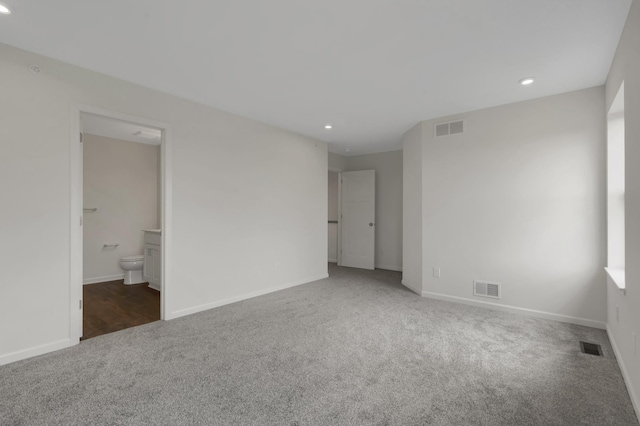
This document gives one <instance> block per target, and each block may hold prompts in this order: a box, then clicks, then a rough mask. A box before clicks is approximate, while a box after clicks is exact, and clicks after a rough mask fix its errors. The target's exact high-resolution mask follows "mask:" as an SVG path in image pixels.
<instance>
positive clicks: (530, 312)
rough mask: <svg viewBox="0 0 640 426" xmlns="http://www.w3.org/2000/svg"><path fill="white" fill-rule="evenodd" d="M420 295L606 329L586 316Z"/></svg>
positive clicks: (460, 298)
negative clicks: (580, 316)
mask: <svg viewBox="0 0 640 426" xmlns="http://www.w3.org/2000/svg"><path fill="white" fill-rule="evenodd" d="M422 296H423V297H429V298H431V299H438V300H445V301H447V302H455V303H462V304H465V305H472V306H477V307H480V308H488V309H493V310H496V311H504V312H511V313H515V314H522V315H527V316H530V317H536V318H544V319H549V320H553V321H559V322H566V323H569V324H576V325H584V326H586V327H593V328H599V329H601V330H604V329H606V323H604V322H601V321H594V320H590V319H587V318H579V317H572V316H569V315H561V314H554V313H552V312H545V311H537V310H535V309H527V308H519V307H517V306H509V305H500V304H498V303H491V302H483V301H481V300H473V299H467V298H466V297H457V296H449V295H447V294H441V293H432V292H430V291H423V292H422Z"/></svg>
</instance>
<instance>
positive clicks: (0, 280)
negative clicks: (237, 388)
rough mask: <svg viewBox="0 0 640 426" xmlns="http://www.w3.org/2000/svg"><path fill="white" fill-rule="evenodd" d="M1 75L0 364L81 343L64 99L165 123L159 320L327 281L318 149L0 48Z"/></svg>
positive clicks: (322, 154) (323, 181)
mask: <svg viewBox="0 0 640 426" xmlns="http://www.w3.org/2000/svg"><path fill="white" fill-rule="evenodd" d="M29 64H37V65H38V66H40V68H41V69H42V72H41V73H40V74H38V75H35V74H33V73H31V72H29V69H28V65H29ZM0 73H1V74H2V79H0V93H2V96H1V97H0V140H1V141H2V144H0V174H1V175H0V197H1V199H2V203H3V208H2V209H0V224H2V225H1V226H2V229H1V230H0V233H1V234H2V239H0V256H1V257H2V259H3V267H2V268H0V286H2V287H1V294H2V297H0V364H2V363H6V362H10V361H13V360H16V359H21V358H24V357H27V356H31V355H34V354H37V353H43V352H47V351H49V350H53V349H56V348H61V347H64V346H68V345H71V344H75V343H77V342H73V341H71V338H70V336H71V335H72V333H71V331H70V328H71V327H72V326H74V325H73V324H70V317H71V315H70V312H71V308H72V306H71V305H70V303H71V301H70V298H69V294H70V293H69V292H70V226H76V224H77V220H75V216H74V220H71V212H70V187H71V181H70V152H71V149H72V147H74V148H75V143H73V142H71V141H72V139H75V138H76V135H75V134H72V128H71V123H72V117H71V111H72V108H71V106H72V105H73V104H74V103H81V104H86V105H92V106H95V107H100V108H104V109H108V110H112V111H118V112H122V113H125V114H131V115H135V116H138V117H147V118H149V119H152V120H156V121H160V122H165V123H170V125H171V137H172V142H173V143H172V144H173V151H172V153H171V154H172V158H173V167H172V169H171V172H172V174H173V206H172V208H173V221H172V223H170V224H167V226H168V227H171V229H172V235H173V246H172V249H173V250H172V253H173V255H172V266H173V268H172V271H173V272H172V275H170V276H166V277H165V280H166V284H167V286H168V289H169V290H170V291H168V292H167V293H168V294H170V297H169V300H167V305H166V308H167V309H166V312H165V314H166V316H167V317H168V318H173V317H176V316H180V315H185V314H188V313H191V312H196V311H198V310H202V309H207V308H210V307H212V306H216V305H219V304H223V303H226V302H228V301H229V300H235V299H238V298H242V297H246V296H248V295H255V294H259V293H262V292H267V291H271V290H273V289H275V288H281V287H285V286H290V285H295V284H299V283H303V282H307V281H312V280H315V279H318V278H322V277H324V276H326V273H327V263H326V255H327V234H326V229H327V228H326V222H327V214H326V212H327V167H328V164H327V147H326V144H325V143H323V142H320V141H317V140H313V139H311V138H307V137H303V136H300V135H298V134H294V133H291V132H288V131H284V130H281V129H277V128H273V127H270V126H267V125H264V124H261V123H258V122H255V121H252V120H249V119H246V118H242V117H239V116H236V115H232V114H229V113H225V112H223V111H220V110H217V109H214V108H209V107H205V106H203V105H199V104H196V103H193V102H189V101H186V100H183V99H179V98H177V97H174V96H170V95H167V94H163V93H160V92H157V91H154V90H150V89H146V88H143V87H140V86H137V85H133V84H129V83H125V82H123V81H121V80H117V79H114V78H110V77H106V76H104V75H101V74H97V73H93V72H90V71H87V70H84V69H81V68H78V67H75V66H71V65H68V64H64V63H61V62H57V61H53V60H50V59H47V58H44V57H42V56H38V55H34V54H31V53H27V52H24V51H21V50H17V49H14V48H11V47H8V46H5V45H0ZM77 285H78V286H79V285H80V283H78V284H77ZM34 294H35V295H37V297H33V295H34ZM72 305H74V306H73V308H74V309H75V303H73V304H72Z"/></svg>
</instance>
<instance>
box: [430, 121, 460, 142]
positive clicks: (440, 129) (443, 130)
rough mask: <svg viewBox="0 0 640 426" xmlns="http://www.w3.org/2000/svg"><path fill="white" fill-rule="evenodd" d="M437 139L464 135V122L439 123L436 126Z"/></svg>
mask: <svg viewBox="0 0 640 426" xmlns="http://www.w3.org/2000/svg"><path fill="white" fill-rule="evenodd" d="M434 129H435V132H434V133H435V136H436V138H440V137H442V136H449V135H459V134H460V133H464V120H458V121H449V122H447V123H438V124H436V125H435V126H434Z"/></svg>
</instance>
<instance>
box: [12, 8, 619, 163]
mask: <svg viewBox="0 0 640 426" xmlns="http://www.w3.org/2000/svg"><path fill="white" fill-rule="evenodd" d="M0 2H5V3H9V5H11V6H15V12H14V13H12V14H11V15H8V16H5V15H1V16H0V42H3V43H6V44H10V45H13V46H16V47H20V48H23V49H26V50H30V51H33V52H36V53H40V54H42V55H45V56H49V57H53V58H56V59H59V60H62V61H65V62H69V63H72V64H75V65H79V66H82V67H85V68H88V69H91V70H95V71H99V72H102V73H105V74H108V75H111V76H115V77H119V78H122V79H124V80H128V81H131V82H134V83H139V84H141V85H144V86H147V87H151V88H154V89H158V90H161V91H164V92H168V93H171V94H174V95H178V96H181V97H184V98H187V99H191V100H194V101H198V102H201V103H204V104H207V105H211V106H215V107H219V108H221V109H224V110H227V111H230V112H234V113H237V114H240V115H243V116H246V117H250V118H253V119H256V120H259V121H262V122H265V123H269V124H272V125H274V126H278V127H282V128H285V129H290V130H293V131H296V132H299V133H302V134H305V135H309V136H312V137H315V138H318V139H322V140H325V141H327V142H329V143H330V145H329V146H330V150H331V151H334V152H338V153H343V154H344V150H345V149H347V148H349V149H350V151H351V152H350V153H349V155H357V154H362V153H369V152H378V151H385V150H392V149H399V148H400V147H401V144H400V139H401V136H402V134H403V133H404V132H405V131H406V130H407V129H408V128H410V127H411V126H413V125H414V124H415V123H417V122H418V121H420V120H424V119H430V118H436V117H441V116H445V115H450V114H457V113H461V112H465V111H470V110H475V109H480V108H486V107H490V106H495V105H501V104H506V103H510V102H516V101H521V100H526V99H532V98H537V97H541V96H546V95H551V94H556V93H562V92H567V91H571V90H577V89H582V88H587V87H593V86H598V85H601V84H603V83H604V81H605V79H606V76H607V72H608V70H609V67H610V65H611V60H612V58H613V54H614V51H615V48H616V45H617V42H618V40H619V38H620V34H621V31H622V28H623V25H624V21H625V18H626V15H627V13H628V10H629V6H630V4H631V0H560V1H559V0H536V1H527V0H429V1H425V0H349V1H345V0H317V1H300V0H271V1H264V0H244V1H237V0H235V1H234V0H215V1H212V0H182V1H179V2H178V1H175V0H173V1H169V0H136V1H126V0H111V1H86V0H58V1H51V0H31V1H19V2H18V0H8V1H3V0H0ZM43 72H46V70H43ZM526 76H534V77H536V83H535V84H533V85H532V86H528V87H522V86H520V85H518V80H520V79H521V78H523V77H526ZM327 123H331V124H332V125H333V129H332V130H330V131H327V130H325V129H324V125H325V124H327Z"/></svg>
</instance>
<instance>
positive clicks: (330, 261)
mask: <svg viewBox="0 0 640 426" xmlns="http://www.w3.org/2000/svg"><path fill="white" fill-rule="evenodd" d="M327 262H329V263H338V259H327Z"/></svg>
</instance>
